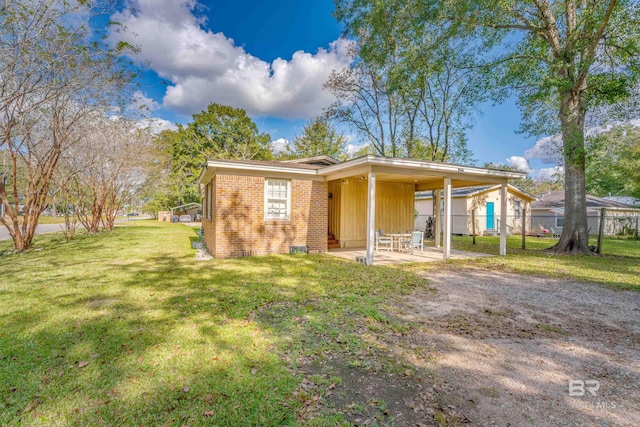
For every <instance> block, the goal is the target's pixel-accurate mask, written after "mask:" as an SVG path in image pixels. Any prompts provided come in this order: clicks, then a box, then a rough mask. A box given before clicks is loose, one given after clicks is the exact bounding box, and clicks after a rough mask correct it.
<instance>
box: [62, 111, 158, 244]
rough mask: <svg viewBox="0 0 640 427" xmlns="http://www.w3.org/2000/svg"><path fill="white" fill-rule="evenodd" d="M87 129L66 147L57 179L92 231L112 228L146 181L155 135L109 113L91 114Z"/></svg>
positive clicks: (86, 226) (88, 228)
mask: <svg viewBox="0 0 640 427" xmlns="http://www.w3.org/2000/svg"><path fill="white" fill-rule="evenodd" d="M82 135H83V136H82V138H81V140H80V141H79V142H78V143H77V144H75V145H74V146H73V147H71V148H70V149H69V150H67V151H66V152H65V153H63V156H62V158H61V167H60V168H59V170H58V173H57V177H58V182H59V185H60V187H61V188H62V189H63V195H64V196H65V198H66V199H67V200H68V203H69V204H70V205H71V208H72V210H73V214H74V216H75V217H76V218H77V220H78V221H79V222H80V223H82V225H83V226H84V228H85V230H87V232H89V233H98V232H99V231H101V230H106V231H109V230H112V229H113V226H114V222H115V219H116V215H117V214H118V213H119V212H121V211H122V209H123V206H124V205H125V204H130V203H131V201H132V199H133V197H134V195H135V193H136V191H137V189H138V188H139V187H140V186H141V185H142V183H143V182H144V178H145V171H146V167H145V165H146V164H147V163H149V162H151V154H152V151H151V150H150V148H151V136H150V134H149V132H148V130H147V129H141V128H140V127H139V126H138V124H137V123H136V122H134V121H131V120H126V119H123V118H121V117H118V118H116V117H107V116H95V117H92V118H91V120H90V121H88V122H87V123H86V126H85V127H84V128H83V132H82Z"/></svg>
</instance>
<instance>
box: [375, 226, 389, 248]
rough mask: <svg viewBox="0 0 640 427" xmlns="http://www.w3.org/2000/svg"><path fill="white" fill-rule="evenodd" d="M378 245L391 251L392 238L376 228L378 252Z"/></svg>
mask: <svg viewBox="0 0 640 427" xmlns="http://www.w3.org/2000/svg"><path fill="white" fill-rule="evenodd" d="M380 246H382V247H383V249H386V250H388V251H389V252H392V251H393V239H391V237H386V236H384V233H382V230H376V252H378V248H380Z"/></svg>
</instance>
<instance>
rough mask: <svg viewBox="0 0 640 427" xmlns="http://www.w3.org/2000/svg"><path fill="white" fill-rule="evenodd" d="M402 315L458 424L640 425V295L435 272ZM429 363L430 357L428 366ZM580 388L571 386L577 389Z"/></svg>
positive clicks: (482, 273)
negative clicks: (411, 324)
mask: <svg viewBox="0 0 640 427" xmlns="http://www.w3.org/2000/svg"><path fill="white" fill-rule="evenodd" d="M428 279H429V284H430V286H432V287H434V288H435V289H436V292H435V293H434V292H424V293H418V294H413V295H411V296H409V297H407V298H405V299H404V300H403V302H402V303H401V304H400V306H398V307H397V313H394V314H395V315H397V316H400V317H402V318H404V319H405V320H410V321H412V322H414V324H416V325H417V328H416V329H417V331H418V332H417V333H416V334H413V335H412V336H411V337H404V338H403V339H404V340H406V339H407V338H408V339H409V340H410V341H411V342H410V343H409V344H411V345H412V347H413V348H416V349H425V350H424V352H422V353H421V352H420V351H416V352H414V354H413V355H411V356H409V357H410V358H411V362H412V363H414V364H415V365H417V366H420V367H423V368H424V369H426V370H428V371H430V372H433V373H434V378H435V383H434V386H433V387H432V388H431V389H430V390H429V391H430V393H431V398H432V399H433V400H436V401H437V402H438V403H439V406H440V407H441V408H447V410H448V411H449V414H448V417H447V418H448V420H449V421H450V422H451V423H453V424H456V423H460V424H461V423H467V422H471V423H473V424H476V425H500V426H507V425H511V426H523V425H531V426H538V425H628V426H639V425H640V293H638V292H631V291H616V290H611V289H607V288H604V287H602V286H599V285H595V284H590V283H576V282H569V281H566V280H557V279H549V278H541V277H531V276H521V275H515V274H510V273H502V272H490V271H486V270H464V271H462V272H453V271H443V272H440V273H429V276H428ZM423 356H424V357H423ZM570 382H571V387H570Z"/></svg>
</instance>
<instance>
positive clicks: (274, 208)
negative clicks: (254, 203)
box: [264, 178, 291, 220]
mask: <svg viewBox="0 0 640 427" xmlns="http://www.w3.org/2000/svg"><path fill="white" fill-rule="evenodd" d="M290 214H291V183H290V181H289V180H286V179H271V178H267V179H266V180H265V183H264V218H265V219H285V220H286V219H289V218H290Z"/></svg>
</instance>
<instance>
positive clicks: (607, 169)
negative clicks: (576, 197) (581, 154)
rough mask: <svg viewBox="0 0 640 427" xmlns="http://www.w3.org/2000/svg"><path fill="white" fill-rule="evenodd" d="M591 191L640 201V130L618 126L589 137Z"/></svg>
mask: <svg viewBox="0 0 640 427" xmlns="http://www.w3.org/2000/svg"><path fill="white" fill-rule="evenodd" d="M587 147H588V148H589V153H588V155H587V163H586V165H587V166H586V185H587V192H588V193H589V194H593V195H596V196H600V197H604V196H607V195H609V194H611V195H615V196H632V197H635V198H638V199H640V128H637V127H634V126H616V127H614V128H612V129H611V130H609V131H607V132H605V133H602V134H600V135H597V136H594V137H592V138H588V140H587Z"/></svg>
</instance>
